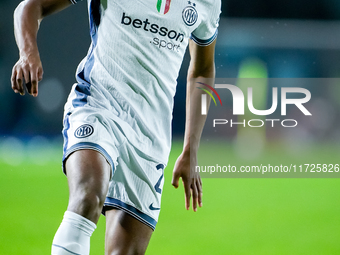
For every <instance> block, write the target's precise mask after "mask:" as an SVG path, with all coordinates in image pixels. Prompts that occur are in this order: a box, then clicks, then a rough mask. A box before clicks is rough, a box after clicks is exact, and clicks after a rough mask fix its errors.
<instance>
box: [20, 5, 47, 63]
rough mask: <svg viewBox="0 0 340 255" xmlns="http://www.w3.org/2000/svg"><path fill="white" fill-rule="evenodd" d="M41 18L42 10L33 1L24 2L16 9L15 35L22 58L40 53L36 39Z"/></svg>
mask: <svg viewBox="0 0 340 255" xmlns="http://www.w3.org/2000/svg"><path fill="white" fill-rule="evenodd" d="M41 18H42V12H41V8H40V7H39V6H38V5H37V4H34V2H33V1H23V2H21V3H20V4H19V5H18V7H17V8H16V9H15V12H14V34H15V39H16V42H17V45H18V48H19V52H20V56H25V55H29V54H32V53H37V52H38V46H37V40H36V37H37V32H38V29H39V22H40V21H39V20H40V19H41Z"/></svg>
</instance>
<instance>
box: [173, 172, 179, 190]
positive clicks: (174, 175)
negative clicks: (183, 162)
mask: <svg viewBox="0 0 340 255" xmlns="http://www.w3.org/2000/svg"><path fill="white" fill-rule="evenodd" d="M179 177H180V175H179V174H178V173H177V171H174V172H173V174H172V180H171V184H172V186H174V187H175V188H176V189H177V188H178V181H179Z"/></svg>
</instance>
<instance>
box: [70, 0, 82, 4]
mask: <svg viewBox="0 0 340 255" xmlns="http://www.w3.org/2000/svg"><path fill="white" fill-rule="evenodd" d="M80 1H83V0H70V2H71V3H72V4H76V3H78V2H80Z"/></svg>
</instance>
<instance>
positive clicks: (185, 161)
mask: <svg viewBox="0 0 340 255" xmlns="http://www.w3.org/2000/svg"><path fill="white" fill-rule="evenodd" d="M196 165H197V157H196V155H192V157H190V152H188V153H182V154H181V155H180V156H179V157H178V159H177V161H176V163H175V167H174V171H173V176H172V185H173V186H174V187H175V188H178V182H179V178H182V181H183V185H184V192H185V208H186V209H187V210H189V208H190V198H191V196H192V207H193V210H194V211H195V212H196V211H197V204H198V205H199V207H202V180H201V177H200V175H199V173H198V172H196V171H195V166H196Z"/></svg>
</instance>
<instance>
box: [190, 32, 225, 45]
mask: <svg viewBox="0 0 340 255" xmlns="http://www.w3.org/2000/svg"><path fill="white" fill-rule="evenodd" d="M217 34H218V29H216V31H215V33H214V35H213V36H212V37H210V38H209V39H206V40H202V39H200V38H198V37H196V36H195V35H194V34H191V35H190V39H191V40H193V41H194V42H195V43H196V44H197V45H199V46H208V45H209V44H211V43H212V42H213V41H214V40H215V39H216V37H217Z"/></svg>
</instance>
